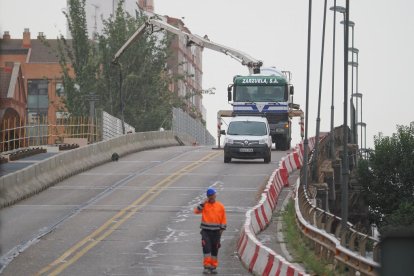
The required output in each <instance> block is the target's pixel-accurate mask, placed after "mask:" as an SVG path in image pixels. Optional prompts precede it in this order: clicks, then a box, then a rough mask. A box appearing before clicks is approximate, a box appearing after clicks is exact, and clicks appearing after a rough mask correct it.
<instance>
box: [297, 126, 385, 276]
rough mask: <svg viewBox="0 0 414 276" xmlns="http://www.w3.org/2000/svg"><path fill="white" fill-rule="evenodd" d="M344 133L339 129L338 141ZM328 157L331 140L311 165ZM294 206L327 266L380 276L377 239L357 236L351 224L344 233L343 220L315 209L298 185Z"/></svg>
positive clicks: (323, 142) (324, 143) (306, 234)
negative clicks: (330, 264)
mask: <svg viewBox="0 0 414 276" xmlns="http://www.w3.org/2000/svg"><path fill="white" fill-rule="evenodd" d="M341 131H342V130H341V129H337V130H336V131H335V137H339V135H338V134H339V132H341ZM338 142H339V143H336V145H338V144H340V141H338ZM328 156H329V136H325V137H324V138H323V139H321V141H320V152H319V156H318V160H313V158H312V157H311V158H310V159H309V160H310V161H309V164H311V163H316V164H318V166H320V165H321V164H322V162H323V160H324V159H327V158H328ZM351 158H353V157H351ZM302 177H304V176H302ZM307 177H308V179H309V181H308V183H311V181H310V180H311V177H310V175H308V176H307ZM295 204H296V205H297V208H296V221H297V224H298V226H299V228H300V230H301V232H302V233H303V235H304V237H306V238H307V239H308V240H309V241H310V242H311V244H312V245H313V248H314V249H315V251H316V253H317V254H319V255H320V256H321V257H323V258H325V259H326V260H327V261H328V262H333V263H335V264H340V265H341V266H342V267H346V268H347V269H348V270H349V271H351V272H353V273H354V274H353V275H355V273H356V272H357V271H358V272H359V273H361V275H378V270H379V267H380V265H379V256H380V252H379V250H380V248H379V240H378V239H375V238H374V237H372V236H369V235H367V234H365V233H361V232H358V231H357V230H356V229H355V228H354V226H353V225H352V224H351V223H349V222H348V224H347V225H348V227H347V229H342V227H341V218H340V217H337V216H335V215H333V214H331V213H329V212H327V211H325V210H322V209H321V208H318V207H316V206H315V205H313V204H312V201H311V200H310V197H309V195H308V194H307V191H305V190H304V188H303V185H298V190H297V198H296V203H295Z"/></svg>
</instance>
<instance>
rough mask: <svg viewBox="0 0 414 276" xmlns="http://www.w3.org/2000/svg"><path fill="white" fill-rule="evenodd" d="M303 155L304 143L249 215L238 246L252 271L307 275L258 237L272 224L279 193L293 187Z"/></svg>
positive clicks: (312, 140) (283, 163)
mask: <svg viewBox="0 0 414 276" xmlns="http://www.w3.org/2000/svg"><path fill="white" fill-rule="evenodd" d="M321 138H322V137H321ZM314 146H315V138H314V137H312V138H310V139H309V150H312V149H313V147H314ZM303 154H304V147H303V143H300V144H299V145H297V146H296V147H295V148H294V150H293V151H292V152H291V153H289V154H288V155H287V156H286V157H284V158H282V160H281V162H279V167H278V168H277V169H276V170H275V171H274V172H273V173H272V175H271V176H270V179H269V181H268V183H267V185H266V188H265V190H264V191H263V193H262V195H261V198H260V200H259V202H258V204H257V205H256V206H254V207H253V208H252V209H250V210H248V211H247V212H246V220H245V223H244V225H243V227H242V229H241V232H240V238H239V241H238V243H237V252H238V254H239V257H240V259H241V261H242V263H243V264H244V265H245V266H246V267H247V268H248V269H249V272H252V273H254V274H258V275H266V276H267V275H289V276H291V275H295V276H296V275H297V276H299V275H300V276H302V275H306V274H305V272H304V271H303V270H302V269H301V268H298V267H296V266H294V265H292V264H290V263H289V262H288V261H286V259H284V258H283V257H282V256H280V255H278V254H276V253H275V252H274V251H273V250H271V249H269V248H267V247H266V246H264V245H263V244H262V243H261V242H259V241H258V240H257V238H256V236H255V235H256V234H258V233H260V232H261V231H263V229H265V228H266V227H267V226H268V225H269V223H270V219H271V217H272V213H273V210H274V209H275V208H276V204H277V200H278V197H279V193H280V191H281V190H282V188H283V187H284V186H287V185H289V183H288V178H289V173H291V172H293V171H295V170H298V169H300V168H301V167H302V164H303Z"/></svg>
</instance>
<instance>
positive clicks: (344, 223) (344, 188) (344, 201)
mask: <svg viewBox="0 0 414 276" xmlns="http://www.w3.org/2000/svg"><path fill="white" fill-rule="evenodd" d="M345 7H346V12H345V24H344V28H345V32H344V125H343V128H344V129H343V154H342V155H343V160H342V183H341V184H342V185H341V228H342V231H345V229H347V228H348V178H349V160H348V114H347V113H348V47H349V42H348V41H349V25H348V23H349V0H346V6H345Z"/></svg>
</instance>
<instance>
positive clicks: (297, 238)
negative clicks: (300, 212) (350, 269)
mask: <svg viewBox="0 0 414 276" xmlns="http://www.w3.org/2000/svg"><path fill="white" fill-rule="evenodd" d="M282 216H283V227H284V229H283V230H284V231H283V232H284V235H285V237H286V240H287V242H288V246H289V247H290V248H291V249H292V250H293V252H294V254H295V258H296V260H295V262H303V263H304V264H305V266H306V268H308V269H309V270H311V271H313V272H314V273H315V274H312V275H335V272H334V271H333V268H332V266H331V265H329V264H328V263H327V262H325V261H324V260H321V259H320V258H318V257H317V256H316V255H315V253H314V252H313V251H312V250H310V249H309V248H308V247H307V246H306V243H307V242H306V240H304V238H302V235H301V233H300V230H298V227H297V225H296V214H295V206H294V201H293V200H291V201H289V203H288V204H287V205H286V208H285V212H284V213H283V215H282ZM336 275H338V274H336Z"/></svg>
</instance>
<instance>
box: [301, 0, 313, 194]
mask: <svg viewBox="0 0 414 276" xmlns="http://www.w3.org/2000/svg"><path fill="white" fill-rule="evenodd" d="M311 30H312V0H309V8H308V47H307V61H306V109H305V139H304V141H303V149H304V153H303V175H302V177H303V179H302V180H303V181H302V182H303V188H304V190H306V189H307V188H308V152H309V149H308V144H309V141H308V118H309V116H308V115H309V73H310V49H311Z"/></svg>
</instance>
